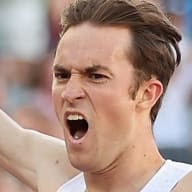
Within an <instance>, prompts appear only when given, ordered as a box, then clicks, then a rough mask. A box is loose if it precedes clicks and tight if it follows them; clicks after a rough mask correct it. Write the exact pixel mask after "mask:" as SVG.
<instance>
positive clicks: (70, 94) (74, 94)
mask: <svg viewBox="0 0 192 192" xmlns="http://www.w3.org/2000/svg"><path fill="white" fill-rule="evenodd" d="M61 96H62V98H63V99H64V100H66V101H68V102H69V103H73V102H74V101H75V100H80V99H83V98H84V97H85V93H84V90H83V89H81V88H78V89H75V88H74V89H72V90H64V91H63V92H62V95H61Z"/></svg>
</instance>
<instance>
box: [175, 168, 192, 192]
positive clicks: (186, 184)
mask: <svg viewBox="0 0 192 192" xmlns="http://www.w3.org/2000/svg"><path fill="white" fill-rule="evenodd" d="M191 189H192V171H191V172H190V173H189V174H187V175H186V176H185V177H184V178H183V179H182V180H181V181H180V182H179V183H178V184H177V185H176V187H175V188H174V189H173V190H172V192H191Z"/></svg>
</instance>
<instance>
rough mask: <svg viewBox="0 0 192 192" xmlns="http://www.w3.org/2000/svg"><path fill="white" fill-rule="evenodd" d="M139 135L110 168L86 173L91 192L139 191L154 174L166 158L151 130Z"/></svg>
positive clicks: (88, 188)
mask: <svg viewBox="0 0 192 192" xmlns="http://www.w3.org/2000/svg"><path fill="white" fill-rule="evenodd" d="M139 135H140V136H138V135H137V140H136V141H135V142H134V143H133V144H132V145H131V147H128V149H127V150H126V151H125V152H124V153H123V154H122V155H121V156H120V157H119V158H118V159H117V160H116V161H114V162H113V163H112V164H111V165H110V167H108V169H107V171H105V172H100V173H85V180H86V185H87V191H88V192H109V191H110V192H117V191H121V192H139V191H140V190H141V189H142V188H143V187H144V186H145V185H146V183H147V182H148V181H149V180H150V179H151V178H152V177H153V176H154V175H155V173H156V172H157V171H158V170H159V168H160V167H161V166H162V164H163V163H164V160H163V158H162V157H161V155H160V154H159V152H158V149H157V147H156V144H155V142H154V139H153V136H152V133H151V134H150V135H149V133H140V134H139ZM139 137H142V138H139Z"/></svg>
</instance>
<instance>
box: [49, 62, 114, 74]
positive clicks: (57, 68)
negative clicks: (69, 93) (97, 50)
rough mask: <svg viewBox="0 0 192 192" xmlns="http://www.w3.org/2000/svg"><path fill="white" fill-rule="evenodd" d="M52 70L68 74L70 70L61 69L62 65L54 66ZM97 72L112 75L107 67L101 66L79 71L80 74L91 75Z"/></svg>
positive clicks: (95, 65) (96, 65)
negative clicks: (100, 71)
mask: <svg viewBox="0 0 192 192" xmlns="http://www.w3.org/2000/svg"><path fill="white" fill-rule="evenodd" d="M52 70H53V71H58V72H68V71H70V70H68V69H66V68H65V67H63V66H62V65H59V64H56V65H54V66H53V67H52ZM99 70H102V71H106V72H108V73H110V74H111V75H113V74H112V72H111V71H110V70H109V68H108V67H106V66H103V65H98V64H94V65H92V66H88V67H86V68H85V69H84V70H82V71H80V73H85V74H91V73H94V72H97V71H99Z"/></svg>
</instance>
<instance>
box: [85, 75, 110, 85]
mask: <svg viewBox="0 0 192 192" xmlns="http://www.w3.org/2000/svg"><path fill="white" fill-rule="evenodd" d="M88 78H89V79H90V80H92V81H94V82H98V83H99V82H104V81H106V80H107V79H108V76H106V75H104V74H102V73H91V74H89V75H88Z"/></svg>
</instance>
